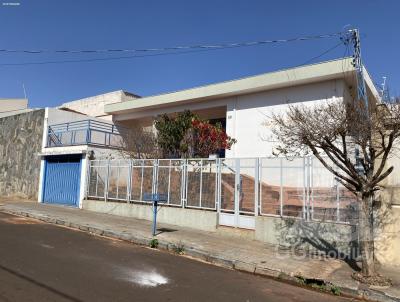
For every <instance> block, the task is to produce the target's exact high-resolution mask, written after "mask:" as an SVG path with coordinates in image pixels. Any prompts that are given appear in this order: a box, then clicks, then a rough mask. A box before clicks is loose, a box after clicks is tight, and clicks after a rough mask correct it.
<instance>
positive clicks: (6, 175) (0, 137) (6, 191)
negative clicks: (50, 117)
mask: <svg viewBox="0 0 400 302" xmlns="http://www.w3.org/2000/svg"><path fill="white" fill-rule="evenodd" d="M43 122H44V109H41V110H35V111H31V112H28V113H23V114H18V115H13V116H8V117H4V118H0V196H18V197H25V198H31V199H36V198H37V195H38V187H39V185H38V184H39V174H40V158H39V156H38V155H37V153H39V152H40V151H41V147H42V135H43Z"/></svg>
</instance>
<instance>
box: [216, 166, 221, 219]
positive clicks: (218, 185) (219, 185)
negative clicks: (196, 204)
mask: <svg viewBox="0 0 400 302" xmlns="http://www.w3.org/2000/svg"><path fill="white" fill-rule="evenodd" d="M216 164H217V175H216V179H215V180H216V186H217V189H216V192H217V199H216V202H217V204H216V208H217V213H218V214H219V213H221V194H222V192H221V159H220V158H217V160H216ZM218 219H219V217H218Z"/></svg>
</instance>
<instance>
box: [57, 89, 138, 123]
mask: <svg viewBox="0 0 400 302" xmlns="http://www.w3.org/2000/svg"><path fill="white" fill-rule="evenodd" d="M137 97H138V96H136V95H134V94H131V93H128V92H125V91H122V90H118V91H113V92H109V93H104V94H100V95H95V96H91V97H87V98H83V99H79V100H75V101H71V102H67V103H64V104H62V105H61V106H60V108H66V109H70V110H73V111H77V112H81V113H83V114H87V115H90V116H93V117H101V118H106V119H111V115H108V114H106V113H105V112H104V105H106V104H112V103H117V102H125V101H129V100H132V99H135V98H137Z"/></svg>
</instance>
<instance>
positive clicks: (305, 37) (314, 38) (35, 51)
mask: <svg viewBox="0 0 400 302" xmlns="http://www.w3.org/2000/svg"><path fill="white" fill-rule="evenodd" d="M341 35H343V32H338V33H333V34H323V35H314V36H304V37H297V38H291V39H277V40H261V41H251V42H241V43H225V44H215V45H191V46H174V47H162V48H147V49H69V50H68V49H62V50H60V49H59V50H49V49H39V50H28V49H22V50H18V49H0V53H26V54H40V53H115V52H162V51H179V50H190V49H219V48H230V47H243V46H256V45H262V44H271V43H287V42H296V41H308V40H316V39H326V38H332V37H337V36H341Z"/></svg>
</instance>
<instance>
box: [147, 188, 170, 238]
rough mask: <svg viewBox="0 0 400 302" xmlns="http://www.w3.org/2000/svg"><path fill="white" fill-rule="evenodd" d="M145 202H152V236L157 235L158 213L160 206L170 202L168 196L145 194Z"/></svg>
mask: <svg viewBox="0 0 400 302" xmlns="http://www.w3.org/2000/svg"><path fill="white" fill-rule="evenodd" d="M143 200H144V201H151V202H152V203H153V225H152V234H153V236H155V235H156V231H157V212H158V209H157V208H158V204H159V203H165V202H167V200H168V195H167V194H159V193H157V194H153V193H144V194H143Z"/></svg>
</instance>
